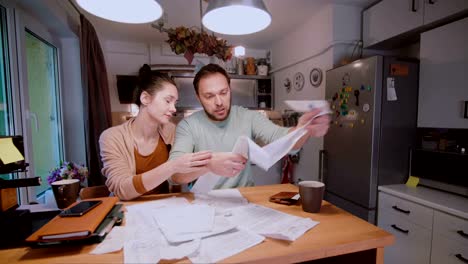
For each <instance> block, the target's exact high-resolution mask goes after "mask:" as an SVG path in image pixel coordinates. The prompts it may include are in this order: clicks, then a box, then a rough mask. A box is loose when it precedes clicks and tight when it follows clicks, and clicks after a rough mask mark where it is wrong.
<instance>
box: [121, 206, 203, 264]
mask: <svg viewBox="0 0 468 264" xmlns="http://www.w3.org/2000/svg"><path fill="white" fill-rule="evenodd" d="M126 221H127V222H126V226H125V231H126V232H125V241H126V242H128V241H132V242H131V243H127V244H125V243H126V242H124V259H129V261H133V260H135V259H136V258H138V257H136V256H135V254H145V253H141V252H139V249H140V248H152V250H154V251H157V252H150V253H148V255H147V256H143V257H142V259H143V260H144V259H154V260H152V261H146V262H151V263H155V262H158V259H157V258H159V259H181V258H184V257H186V256H188V255H190V254H193V253H194V252H195V251H196V250H198V247H199V246H200V240H199V239H195V240H192V241H190V242H187V243H169V242H168V241H167V240H166V238H165V236H164V235H163V233H162V232H161V230H160V229H159V227H158V225H157V223H156V221H155V220H154V219H153V216H152V215H151V213H148V212H146V211H141V210H136V211H132V212H127V214H126ZM126 247H128V248H126ZM137 260H138V261H139V259H137ZM126 263H128V262H126ZM133 263H141V262H133Z"/></svg>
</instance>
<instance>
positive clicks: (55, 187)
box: [51, 179, 80, 209]
mask: <svg viewBox="0 0 468 264" xmlns="http://www.w3.org/2000/svg"><path fill="white" fill-rule="evenodd" d="M51 185H52V191H53V192H54V197H55V201H56V202H57V207H58V208H60V209H63V208H66V207H68V206H69V205H71V204H72V203H74V202H76V199H78V194H79V192H80V180H78V179H69V180H61V181H56V182H53V183H51Z"/></svg>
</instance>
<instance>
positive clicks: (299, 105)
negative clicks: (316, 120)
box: [284, 100, 331, 116]
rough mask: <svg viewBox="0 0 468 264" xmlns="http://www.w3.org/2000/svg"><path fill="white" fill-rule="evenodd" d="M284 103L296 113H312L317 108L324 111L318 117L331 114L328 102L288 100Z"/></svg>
mask: <svg viewBox="0 0 468 264" xmlns="http://www.w3.org/2000/svg"><path fill="white" fill-rule="evenodd" d="M284 103H285V104H286V105H287V106H288V107H289V108H291V109H292V110H294V111H296V112H303V113H305V112H310V111H312V110H314V109H316V108H320V109H322V112H320V113H319V114H318V115H317V116H321V115H324V114H329V113H331V110H330V104H329V103H328V102H327V101H326V100H286V101H284Z"/></svg>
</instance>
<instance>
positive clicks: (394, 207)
mask: <svg viewBox="0 0 468 264" xmlns="http://www.w3.org/2000/svg"><path fill="white" fill-rule="evenodd" d="M392 208H393V209H395V210H397V211H398V212H402V213H405V214H410V213H411V211H410V210H403V209H401V208H398V206H396V205H394V206H392Z"/></svg>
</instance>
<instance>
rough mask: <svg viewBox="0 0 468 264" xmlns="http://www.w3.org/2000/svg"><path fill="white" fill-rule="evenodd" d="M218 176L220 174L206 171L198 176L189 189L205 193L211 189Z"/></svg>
mask: <svg viewBox="0 0 468 264" xmlns="http://www.w3.org/2000/svg"><path fill="white" fill-rule="evenodd" d="M220 178H221V176H219V175H216V174H214V173H211V172H208V173H206V174H204V175H202V176H200V177H198V179H197V181H196V182H195V184H194V185H193V187H192V189H190V191H191V192H193V193H207V192H209V191H211V190H213V188H214V187H215V185H216V183H218V180H219V179H220Z"/></svg>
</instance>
